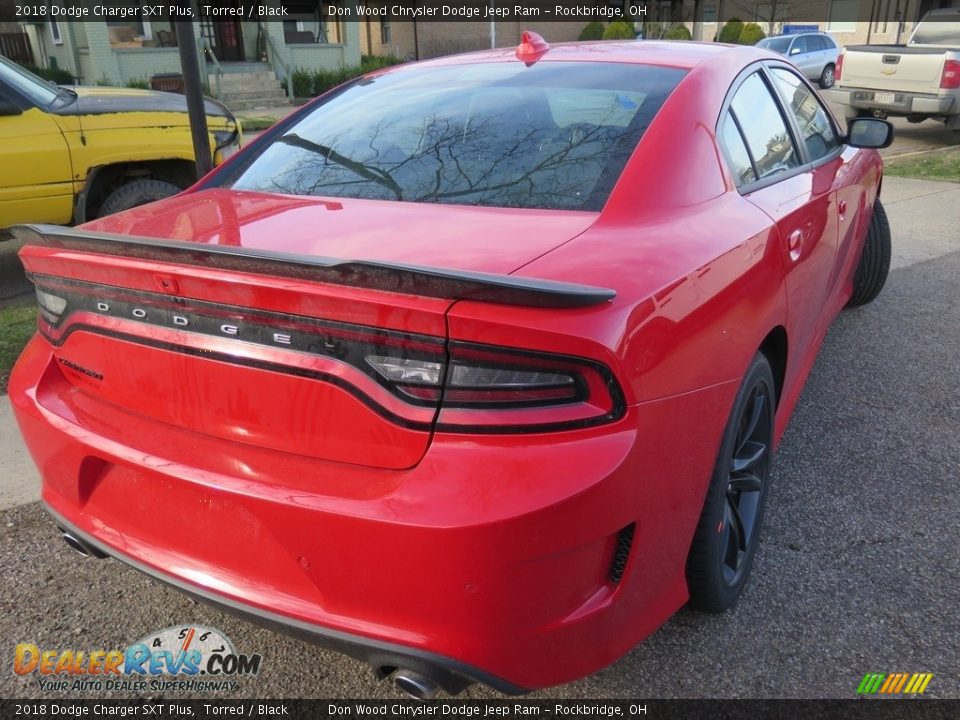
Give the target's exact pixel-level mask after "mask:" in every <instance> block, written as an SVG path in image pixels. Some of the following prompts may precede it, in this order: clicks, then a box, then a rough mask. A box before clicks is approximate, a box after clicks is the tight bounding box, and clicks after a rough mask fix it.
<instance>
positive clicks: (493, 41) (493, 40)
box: [490, 0, 497, 50]
mask: <svg viewBox="0 0 960 720" xmlns="http://www.w3.org/2000/svg"><path fill="white" fill-rule="evenodd" d="M496 5H497V0H490V16H491V17H494V15H493V10H494V8H495V7H496ZM496 47H497V24H496V23H495V22H494V21H493V20H491V21H490V49H491V50H493V49H494V48H496Z"/></svg>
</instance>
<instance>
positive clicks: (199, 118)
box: [175, 20, 213, 178]
mask: <svg viewBox="0 0 960 720" xmlns="http://www.w3.org/2000/svg"><path fill="white" fill-rule="evenodd" d="M175 25H176V27H177V46H178V47H179V49H180V67H181V68H183V92H184V94H185V95H186V97H187V115H188V116H189V117H190V135H191V136H192V137H193V156H194V158H196V161H197V177H198V178H201V177H203V176H204V175H206V174H207V173H208V172H210V170H211V169H213V158H212V157H211V156H210V133H209V132H208V131H207V113H206V111H205V110H204V107H203V85H202V84H201V82H200V63H199V61H198V59H197V39H196V37H194V35H193V23H192V22H189V21H186V22H185V21H182V20H178V21H177V22H176V23H175Z"/></svg>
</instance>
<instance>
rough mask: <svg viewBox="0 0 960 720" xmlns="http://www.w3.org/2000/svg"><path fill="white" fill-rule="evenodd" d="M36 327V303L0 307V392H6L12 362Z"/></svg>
mask: <svg viewBox="0 0 960 720" xmlns="http://www.w3.org/2000/svg"><path fill="white" fill-rule="evenodd" d="M36 329H37V306H36V305H25V306H19V307H8V308H0V394H5V393H6V392H7V379H8V378H9V377H10V371H11V370H12V369H13V364H14V363H15V362H16V361H17V358H18V357H19V356H20V353H21V351H22V350H23V346H24V345H26V344H27V340H29V339H30V337H31V336H32V335H33V333H34V331H35V330H36Z"/></svg>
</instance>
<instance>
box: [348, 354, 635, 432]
mask: <svg viewBox="0 0 960 720" xmlns="http://www.w3.org/2000/svg"><path fill="white" fill-rule="evenodd" d="M365 361H366V363H367V364H368V365H369V366H370V367H372V368H373V369H374V370H376V372H377V374H378V375H379V379H380V382H384V383H389V384H390V385H391V386H392V387H393V389H394V390H395V391H399V392H400V393H403V394H404V395H406V396H408V397H409V398H412V399H415V400H420V401H429V400H437V399H439V400H440V411H441V417H440V425H441V428H442V429H444V430H448V431H458V432H476V431H480V432H497V431H513V432H517V431H524V430H533V429H535V430H540V429H563V428H568V427H584V426H586V425H594V424H598V423H601V422H607V421H609V420H613V419H616V418H617V417H619V416H620V415H621V414H622V412H623V400H622V396H621V393H620V389H619V387H618V386H617V384H616V382H615V381H614V380H613V377H612V375H611V374H610V372H609V370H607V368H606V367H604V366H603V365H601V364H599V363H595V362H592V361H589V360H585V359H581V358H572V357H568V356H565V355H552V354H548V353H536V352H526V351H518V350H513V349H509V348H499V347H492V346H487V345H476V344H472V343H463V342H456V341H453V342H451V343H450V344H449V362H448V363H447V364H446V365H445V366H442V365H441V364H440V363H438V362H434V361H430V360H427V359H411V358H407V357H403V356H402V355H401V354H400V353H396V352H395V353H393V354H391V355H368V356H367V357H366V358H365Z"/></svg>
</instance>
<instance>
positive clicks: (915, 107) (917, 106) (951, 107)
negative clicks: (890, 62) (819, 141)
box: [824, 87, 960, 115]
mask: <svg viewBox="0 0 960 720" xmlns="http://www.w3.org/2000/svg"><path fill="white" fill-rule="evenodd" d="M882 92H884V91H882V90H870V89H867V88H846V87H845V88H834V89H832V90H825V91H824V93H825V94H826V95H827V97H828V99H830V100H832V101H833V102H835V103H839V104H841V105H846V106H847V107H849V108H851V109H853V110H883V111H884V112H886V113H887V114H889V115H951V114H955V113H958V112H960V107H957V103H956V102H955V98H954V97H953V96H952V95H926V94H919V93H909V92H894V93H893V96H894V97H893V102H892V103H881V102H877V100H876V95H877V93H882Z"/></svg>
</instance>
